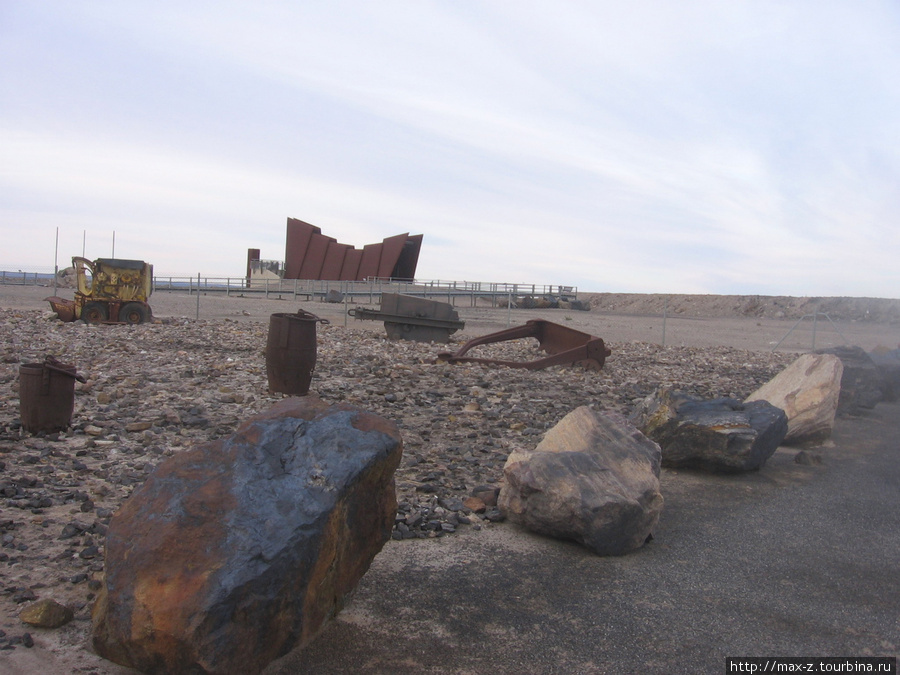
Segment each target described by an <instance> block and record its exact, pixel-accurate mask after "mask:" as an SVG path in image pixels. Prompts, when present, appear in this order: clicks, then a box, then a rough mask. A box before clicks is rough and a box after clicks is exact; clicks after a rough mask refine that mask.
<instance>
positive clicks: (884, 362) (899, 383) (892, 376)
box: [869, 348, 900, 401]
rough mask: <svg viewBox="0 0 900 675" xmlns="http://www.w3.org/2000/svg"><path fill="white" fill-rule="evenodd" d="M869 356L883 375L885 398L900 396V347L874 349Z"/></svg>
mask: <svg viewBox="0 0 900 675" xmlns="http://www.w3.org/2000/svg"><path fill="white" fill-rule="evenodd" d="M869 356H870V357H871V359H872V363H874V364H875V367H876V368H877V369H878V372H879V374H880V375H881V381H882V383H883V385H884V392H883V393H884V400H885V401H896V400H897V399H898V398H900V349H884V348H882V349H877V348H876V349H874V350H872V352H870V354H869Z"/></svg>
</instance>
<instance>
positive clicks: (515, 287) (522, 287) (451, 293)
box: [153, 275, 578, 307]
mask: <svg viewBox="0 0 900 675" xmlns="http://www.w3.org/2000/svg"><path fill="white" fill-rule="evenodd" d="M153 290H154V292H159V291H182V292H184V291H187V293H188V294H193V293H196V292H200V293H207V294H208V293H223V294H225V295H242V296H246V295H250V294H252V295H257V294H258V295H261V296H263V297H270V296H277V297H279V298H282V297H284V296H290V297H292V298H296V297H304V298H306V299H307V300H323V299H325V298H326V297H328V296H329V295H331V296H339V297H340V298H341V299H342V300H343V299H347V300H348V301H349V302H358V301H359V300H360V298H363V299H368V302H369V303H370V304H371V303H374V302H377V301H380V299H381V294H382V293H402V294H404V295H414V296H420V297H431V298H434V297H446V298H448V302H451V303H453V304H455V301H456V300H457V299H459V298H463V297H468V298H470V301H471V304H472V306H473V307H474V306H475V303H476V302H477V300H478V299H479V298H481V299H485V298H486V299H490V300H492V301H494V303H496V301H497V299H500V298H508V297H513V298H516V297H520V296H523V295H530V296H533V297H545V296H553V297H564V298H567V299H575V298H577V296H578V289H577V288H575V287H574V286H562V285H540V284H517V283H493V282H471V281H441V280H428V281H424V280H409V281H400V280H397V279H378V278H373V279H369V280H367V281H325V280H313V279H279V278H261V279H253V280H252V281H249V282H248V281H247V279H246V278H244V277H204V276H202V275H197V276H196V277H165V276H155V277H154V278H153Z"/></svg>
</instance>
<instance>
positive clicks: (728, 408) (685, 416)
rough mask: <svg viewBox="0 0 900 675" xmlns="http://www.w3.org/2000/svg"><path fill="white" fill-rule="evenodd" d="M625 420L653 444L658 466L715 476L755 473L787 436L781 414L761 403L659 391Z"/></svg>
mask: <svg viewBox="0 0 900 675" xmlns="http://www.w3.org/2000/svg"><path fill="white" fill-rule="evenodd" d="M630 419H631V421H632V422H633V423H634V424H635V426H637V428H638V429H640V430H641V431H643V432H644V434H646V435H647V436H648V437H649V438H651V439H652V440H654V441H656V442H657V443H659V447H660V448H661V450H662V465H663V466H664V467H668V468H690V469H702V470H705V471H711V472H718V473H736V472H740V471H755V470H758V469H759V468H760V467H762V465H763V464H765V462H766V460H768V459H769V457H771V456H772V455H773V454H774V452H775V450H777V449H778V446H779V444H780V443H781V441H782V440H783V439H784V437H785V435H786V434H787V429H788V423H787V415H786V414H785V413H784V411H783V410H781V409H780V408H776V407H775V406H773V405H772V404H771V403H768V402H767V401H751V402H749V403H741V402H740V401H738V400H736V399H733V398H717V399H709V400H704V399H701V398H697V397H695V396H691V395H689V394H685V393H683V392H679V391H673V390H671V389H662V390H660V391H657V392H656V393H655V394H653V395H651V396H649V397H647V398H646V399H645V400H644V401H642V402H641V403H640V404H638V406H637V408H636V409H635V411H634V412H633V413H632V415H631V418H630Z"/></svg>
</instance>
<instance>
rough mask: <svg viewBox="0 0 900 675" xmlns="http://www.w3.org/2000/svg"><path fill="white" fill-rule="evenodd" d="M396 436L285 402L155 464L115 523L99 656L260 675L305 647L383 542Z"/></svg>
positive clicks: (333, 410) (159, 668)
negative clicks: (223, 434)
mask: <svg viewBox="0 0 900 675" xmlns="http://www.w3.org/2000/svg"><path fill="white" fill-rule="evenodd" d="M401 452H402V446H401V441H400V435H399V432H398V430H397V427H396V425H394V424H393V423H392V422H389V421H387V420H385V419H382V418H380V417H377V416H375V415H372V414H370V413H367V412H364V411H362V410H360V409H358V408H354V407H351V406H348V405H334V406H329V405H326V404H325V403H323V402H322V401H320V400H318V399H317V398H315V397H292V398H289V399H285V400H284V401H282V402H280V403H278V404H277V405H275V406H274V407H272V408H271V409H270V410H268V411H267V412H264V413H262V414H260V415H257V416H255V417H252V418H250V419H248V420H247V421H246V422H244V424H242V425H241V426H240V428H239V429H238V430H237V431H236V432H235V433H234V434H233V435H232V436H230V437H227V438H224V439H221V440H217V441H214V442H211V443H205V444H203V445H199V446H196V447H194V448H191V449H189V450H186V451H184V452H182V453H180V454H177V455H175V456H173V457H171V458H169V459H167V460H166V461H165V462H163V463H161V464H160V465H159V466H158V467H157V468H156V470H155V471H154V472H153V473H152V474H151V475H150V477H149V478H148V479H147V481H146V482H145V483H144V484H143V485H142V486H141V487H140V488H139V489H137V490H136V491H135V492H134V494H133V495H132V496H131V497H130V498H129V499H128V500H127V501H126V502H125V503H124V504H123V505H122V507H121V508H120V509H119V511H118V512H117V513H116V514H115V515H114V516H113V518H112V520H111V522H110V524H109V531H108V534H107V540H106V574H105V580H104V585H103V588H102V589H101V593H100V595H99V597H98V600H97V602H96V604H95V606H94V611H93V622H94V626H93V644H94V647H95V649H96V650H97V653H98V654H100V655H101V656H103V657H105V658H107V659H110V660H112V661H115V662H116V663H120V664H122V665H126V666H130V667H132V668H136V669H138V670H140V671H142V672H145V673H223V674H227V673H235V674H236V673H241V674H246V673H258V672H260V671H261V670H262V669H263V668H264V667H265V666H266V664H268V663H269V662H270V661H272V660H274V659H276V658H278V657H280V656H282V655H284V654H286V653H287V652H288V651H290V650H292V649H294V648H297V647H302V646H304V645H305V644H307V643H308V642H309V641H310V640H312V639H313V638H314V637H315V636H316V635H317V634H318V633H319V631H320V630H321V629H322V628H323V627H324V625H325V623H326V622H327V621H328V620H329V619H331V618H332V617H334V616H335V615H336V614H337V612H338V611H339V610H340V609H341V607H342V604H343V602H344V599H345V597H346V596H347V594H348V593H350V591H352V590H353V588H354V587H355V586H356V583H357V582H358V581H359V579H360V578H361V577H362V576H363V574H365V572H366V570H367V569H368V568H369V565H370V563H371V562H372V559H373V558H374V556H375V555H376V554H377V553H378V552H379V551H380V550H381V548H382V546H383V545H384V543H385V542H386V541H387V540H388V539H389V538H390V534H391V528H392V526H393V523H394V516H395V514H396V511H397V500H396V494H395V490H394V479H393V475H394V470H395V469H396V467H397V465H398V463H399V461H400V456H401Z"/></svg>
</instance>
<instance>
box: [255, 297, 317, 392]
mask: <svg viewBox="0 0 900 675" xmlns="http://www.w3.org/2000/svg"><path fill="white" fill-rule="evenodd" d="M319 322H321V323H328V321H327V319H320V318H319V317H317V316H316V315H315V314H310V313H309V312H305V311H303V310H302V309H301V310H298V311H297V313H296V314H288V313H278V314H273V315H272V316H271V317H269V335H268V338H267V339H266V375H267V377H268V379H269V391H270V392H272V393H273V394H274V393H282V394H288V395H289V396H304V395H305V394H307V393H308V392H309V385H310V382H312V374H313V370H315V367H316V352H317V342H316V324H317V323H319Z"/></svg>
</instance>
